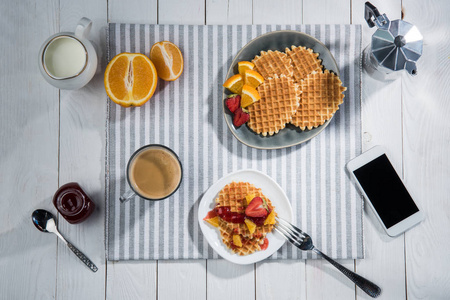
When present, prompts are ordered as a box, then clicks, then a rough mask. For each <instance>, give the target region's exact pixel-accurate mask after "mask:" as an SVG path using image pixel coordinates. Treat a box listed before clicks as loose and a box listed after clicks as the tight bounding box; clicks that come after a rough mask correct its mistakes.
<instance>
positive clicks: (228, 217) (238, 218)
mask: <svg viewBox="0 0 450 300" xmlns="http://www.w3.org/2000/svg"><path fill="white" fill-rule="evenodd" d="M214 210H215V211H216V213H217V214H218V215H219V217H220V218H221V219H223V220H224V221H226V222H231V223H237V224H241V223H244V220H245V219H249V220H250V221H252V222H253V223H255V224H256V225H257V226H263V225H264V221H265V220H266V219H267V216H265V217H259V218H257V217H249V216H246V215H245V214H244V213H238V212H232V211H230V207H228V206H219V207H216V208H214ZM268 214H270V211H269V213H268ZM268 214H267V215H268Z"/></svg>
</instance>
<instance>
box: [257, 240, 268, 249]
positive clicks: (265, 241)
mask: <svg viewBox="0 0 450 300" xmlns="http://www.w3.org/2000/svg"><path fill="white" fill-rule="evenodd" d="M259 247H260V248H261V250H266V249H267V247H269V240H268V239H267V238H265V239H264V243H263V244H262V245H260V246H259Z"/></svg>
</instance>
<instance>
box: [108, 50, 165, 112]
mask: <svg viewBox="0 0 450 300" xmlns="http://www.w3.org/2000/svg"><path fill="white" fill-rule="evenodd" d="M104 82H105V90H106V93H107V94H108V96H109V98H110V99H111V100H112V101H113V102H115V103H117V104H119V105H121V106H124V107H129V106H141V105H143V104H144V103H146V102H147V101H148V100H149V99H150V98H151V97H152V96H153V93H154V92H155V90H156V84H157V83H158V77H157V73H156V68H155V66H154V65H153V63H152V62H151V61H150V59H149V58H148V57H147V56H145V55H143V54H140V53H120V54H118V55H116V56H114V58H113V59H112V60H111V61H110V62H109V64H108V66H107V67H106V70H105V78H104Z"/></svg>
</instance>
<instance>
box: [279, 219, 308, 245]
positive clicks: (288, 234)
mask: <svg viewBox="0 0 450 300" xmlns="http://www.w3.org/2000/svg"><path fill="white" fill-rule="evenodd" d="M276 220H277V223H276V224H275V229H276V230H277V231H278V232H279V233H280V234H281V235H283V236H284V237H285V238H286V239H287V240H288V241H289V242H291V243H292V244H294V246H297V247H298V246H300V244H301V243H302V242H303V240H304V238H305V235H304V234H303V231H301V229H300V228H298V227H296V226H294V225H292V224H291V223H289V222H288V221H286V220H283V219H282V218H279V217H276Z"/></svg>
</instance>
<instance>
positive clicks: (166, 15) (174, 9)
mask: <svg viewBox="0 0 450 300" xmlns="http://www.w3.org/2000/svg"><path fill="white" fill-rule="evenodd" d="M158 4H159V5H158V23H159V24H187V25H191V24H193V25H203V24H205V22H206V17H205V1H204V0H189V1H177V0H164V1H159V2H158Z"/></svg>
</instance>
